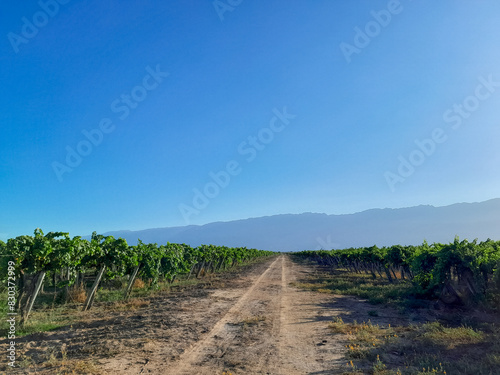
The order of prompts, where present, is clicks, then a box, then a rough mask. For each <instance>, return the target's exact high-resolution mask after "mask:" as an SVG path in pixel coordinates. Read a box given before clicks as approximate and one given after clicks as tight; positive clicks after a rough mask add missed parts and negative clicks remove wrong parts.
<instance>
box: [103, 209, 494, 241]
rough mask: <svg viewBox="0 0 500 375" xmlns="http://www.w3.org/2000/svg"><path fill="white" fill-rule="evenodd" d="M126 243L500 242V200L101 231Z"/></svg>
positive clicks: (286, 215)
mask: <svg viewBox="0 0 500 375" xmlns="http://www.w3.org/2000/svg"><path fill="white" fill-rule="evenodd" d="M104 234H105V235H113V236H114V237H116V238H118V237H122V238H124V239H126V240H127V242H128V243H130V244H136V243H137V239H138V238H140V239H141V240H142V241H143V242H145V243H158V244H165V243H167V242H172V243H186V244H188V245H191V246H198V245H200V244H213V245H225V246H230V247H239V246H246V247H248V248H257V249H263V250H275V251H298V250H306V249H308V250H317V249H320V248H323V249H328V250H329V249H332V248H337V249H342V248H348V247H360V246H372V245H377V246H388V245H394V244H402V245H417V244H421V243H422V242H423V240H424V239H425V240H427V241H428V242H429V243H432V242H444V243H448V242H450V241H453V238H454V237H455V236H456V235H458V236H459V237H460V238H461V239H464V238H467V239H469V240H473V239H474V238H478V239H479V240H486V239H487V238H491V239H494V240H500V199H492V200H488V201H486V202H481V203H457V204H453V205H450V206H445V207H433V206H417V207H409V208H398V209H390V208H386V209H372V210H367V211H363V212H358V213H354V214H346V215H327V214H317V213H303V214H285V215H274V216H265V217H259V218H252V219H244V220H235V221H229V222H215V223H210V224H205V225H188V226H183V227H169V228H157V229H146V230H139V231H116V232H108V233H104Z"/></svg>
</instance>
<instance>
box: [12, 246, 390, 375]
mask: <svg viewBox="0 0 500 375" xmlns="http://www.w3.org/2000/svg"><path fill="white" fill-rule="evenodd" d="M315 272H316V268H315V267H314V266H308V265H301V264H297V263H295V262H292V260H291V259H290V258H289V257H288V256H286V255H281V256H278V257H276V258H274V259H270V260H268V261H267V262H263V263H260V264H256V265H253V266H251V267H248V268H246V269H245V270H244V271H243V272H239V273H238V274H230V275H225V276H217V278H216V280H215V281H214V284H211V283H210V282H209V283H206V282H204V284H203V285H202V286H201V287H198V286H196V287H193V288H192V289H182V290H179V291H175V290H173V291H171V292H169V293H168V294H166V295H159V296H157V297H153V298H150V299H148V300H147V301H144V303H145V304H144V305H139V306H138V307H137V308H133V309H126V306H124V308H123V309H122V308H120V306H109V309H101V310H98V309H96V310H97V311H94V312H92V313H91V314H88V315H85V316H84V317H83V318H82V321H81V322H80V323H78V324H74V325H72V326H70V327H64V328H61V329H59V330H56V331H53V332H46V333H43V334H36V335H32V336H27V337H25V338H22V339H21V340H20V342H19V352H20V353H23V358H25V359H26V362H27V363H28V365H26V366H25V367H24V368H22V369H18V371H19V373H26V374H31V373H37V374H54V373H66V372H65V371H68V373H73V372H72V371H74V373H86V374H125V375H135V374H169V375H170V374H172V375H183V374H202V375H203V374H211V375H213V374H217V375H218V374H220V375H222V374H223V373H224V372H225V373H226V374H233V375H239V374H286V375H294V374H311V375H312V374H341V373H342V372H343V371H345V359H344V350H345V347H344V345H345V343H341V342H339V339H338V336H335V335H333V334H332V333H331V332H330V331H329V329H328V323H329V322H330V321H332V319H333V318H334V317H335V316H338V315H341V316H343V317H344V318H346V317H347V318H350V319H359V321H363V320H365V319H367V318H369V317H368V315H367V311H368V310H369V309H370V306H369V305H368V304H367V303H365V302H363V301H361V300H359V299H356V298H352V297H345V296H335V295H331V294H323V293H314V292H311V291H306V290H301V289H297V288H294V287H292V286H291V283H293V282H297V281H301V280H306V279H307V278H308V277H309V276H311V275H312V274H314V273H315ZM382 315H383V316H384V318H382V317H381V318H379V319H381V320H382V319H386V318H387V319H391V321H392V320H394V319H398V317H397V316H394V315H393V314H392V313H390V312H389V311H387V312H386V313H384V314H382ZM391 315H392V316H391Z"/></svg>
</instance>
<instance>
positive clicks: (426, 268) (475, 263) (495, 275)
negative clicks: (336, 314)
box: [297, 237, 500, 298]
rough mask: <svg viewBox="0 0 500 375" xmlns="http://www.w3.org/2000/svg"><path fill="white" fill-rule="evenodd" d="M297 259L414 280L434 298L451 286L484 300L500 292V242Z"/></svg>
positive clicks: (307, 253) (306, 253)
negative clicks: (491, 293) (445, 287)
mask: <svg viewBox="0 0 500 375" xmlns="http://www.w3.org/2000/svg"><path fill="white" fill-rule="evenodd" d="M297 255H298V256H301V257H305V258H309V259H312V260H314V261H317V262H318V263H320V264H323V265H327V266H333V267H341V268H346V269H348V270H349V271H355V272H357V273H362V272H366V273H371V274H372V276H373V277H376V274H379V275H385V276H386V277H387V278H388V279H389V281H391V282H393V281H394V279H395V278H396V277H395V275H396V273H399V279H401V278H403V277H404V278H405V279H408V280H411V282H412V283H413V286H414V292H415V293H416V294H419V295H422V296H427V297H432V296H436V295H437V294H438V293H440V292H441V290H442V289H443V287H444V286H445V285H450V284H452V283H455V284H458V285H461V286H463V288H464V290H465V289H466V290H467V291H468V292H470V293H471V294H473V295H474V296H475V297H476V298H481V296H484V295H485V294H487V292H488V290H491V289H496V291H497V292H499V291H500V241H497V242H495V241H492V240H490V239H488V240H486V241H483V242H480V243H479V242H478V241H477V239H476V240H474V241H472V242H469V241H468V240H462V241H460V240H459V238H458V237H456V238H455V239H454V241H453V242H451V243H449V244H446V245H445V244H440V243H433V244H431V245H429V244H428V243H427V241H424V242H423V244H422V245H420V246H402V245H394V246H391V247H382V248H379V247H377V246H371V247H362V248H350V249H344V250H331V251H325V250H320V251H303V252H299V253H297Z"/></svg>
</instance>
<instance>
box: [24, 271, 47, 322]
mask: <svg viewBox="0 0 500 375" xmlns="http://www.w3.org/2000/svg"><path fill="white" fill-rule="evenodd" d="M44 278H45V271H41V272H40V273H39V274H38V277H37V279H36V284H35V287H34V288H33V294H32V295H31V296H30V297H31V298H28V300H27V301H26V302H27V304H28V306H27V308H26V310H25V312H24V314H23V316H22V318H21V325H24V323H25V322H26V321H27V320H28V316H29V314H30V312H31V309H32V308H33V304H34V303H35V299H36V297H37V295H38V292H40V288H41V287H42V284H43V279H44ZM33 281H34V280H33Z"/></svg>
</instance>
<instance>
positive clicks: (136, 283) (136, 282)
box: [132, 278, 146, 289]
mask: <svg viewBox="0 0 500 375" xmlns="http://www.w3.org/2000/svg"><path fill="white" fill-rule="evenodd" d="M145 286H146V284H145V283H144V281H142V280H141V279H139V278H137V279H135V280H134V285H132V288H133V289H143V288H144V287H145Z"/></svg>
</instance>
